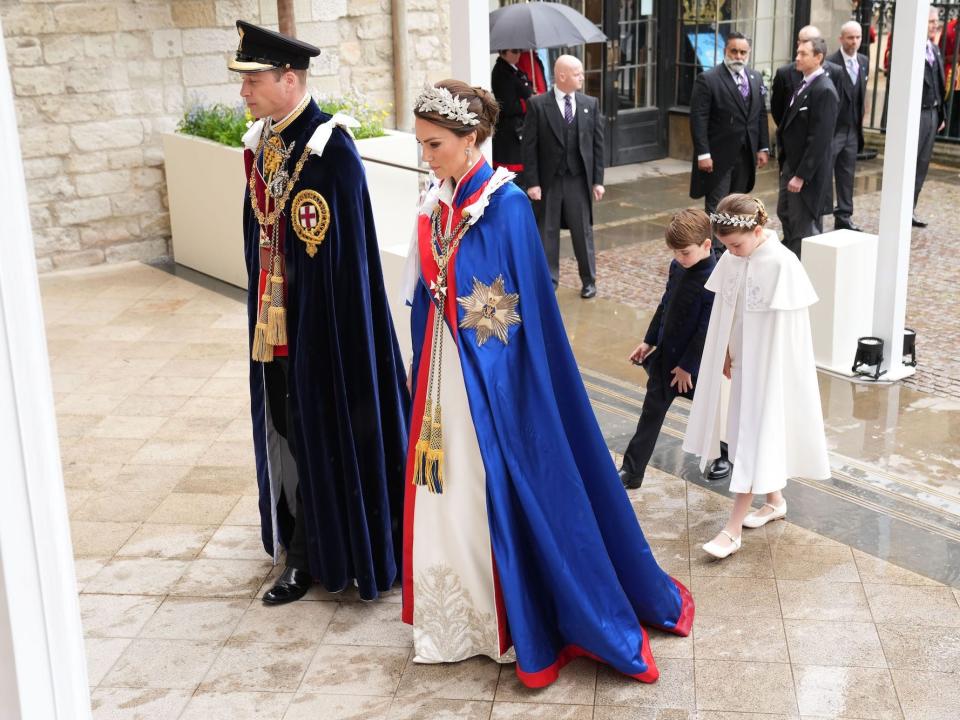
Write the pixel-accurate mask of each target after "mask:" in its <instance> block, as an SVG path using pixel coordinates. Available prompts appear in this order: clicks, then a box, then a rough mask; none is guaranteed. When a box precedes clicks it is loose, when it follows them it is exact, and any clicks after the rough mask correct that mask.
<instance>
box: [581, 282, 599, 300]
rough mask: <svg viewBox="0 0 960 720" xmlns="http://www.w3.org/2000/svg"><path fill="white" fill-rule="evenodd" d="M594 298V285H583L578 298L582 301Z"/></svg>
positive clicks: (595, 293)
mask: <svg viewBox="0 0 960 720" xmlns="http://www.w3.org/2000/svg"><path fill="white" fill-rule="evenodd" d="M596 296H597V286H596V285H594V284H593V283H590V284H589V285H584V286H583V288H582V289H581V290H580V297H582V298H583V299H584V300H589V299H590V298H593V297H596Z"/></svg>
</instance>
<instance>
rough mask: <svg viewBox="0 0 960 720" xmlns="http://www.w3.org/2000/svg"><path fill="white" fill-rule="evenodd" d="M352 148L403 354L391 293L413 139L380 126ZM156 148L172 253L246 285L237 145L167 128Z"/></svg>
mask: <svg viewBox="0 0 960 720" xmlns="http://www.w3.org/2000/svg"><path fill="white" fill-rule="evenodd" d="M357 149H358V150H359V152H360V156H361V158H363V165H364V168H365V170H366V174H367V186H368V187H369V189H370V202H371V205H372V206H373V219H374V224H375V226H376V229H377V240H378V243H379V245H380V259H381V263H382V265H383V274H384V280H385V282H386V288H387V298H388V300H389V301H390V306H391V308H392V310H393V316H394V323H395V325H396V328H397V334H398V337H399V340H400V347H401V349H402V350H403V351H404V355H405V356H407V352H408V349H409V346H410V341H409V328H408V325H409V314H408V312H407V308H406V307H404V306H403V305H402V304H401V303H400V302H399V293H400V286H401V281H402V278H403V268H404V265H405V263H406V256H407V250H408V248H409V245H410V237H411V234H412V232H413V228H414V221H415V212H416V203H417V198H418V197H419V193H420V184H419V179H420V177H422V176H421V175H420V174H418V173H417V171H416V163H417V141H416V138H415V137H414V136H413V135H412V134H410V133H402V132H392V131H388V135H386V136H384V137H379V138H370V139H367V140H358V141H357ZM163 152H164V160H165V163H166V172H167V193H168V196H169V198H170V227H171V230H172V234H173V243H172V244H173V259H174V260H175V261H176V262H177V263H179V264H181V265H185V266H187V267H189V268H192V269H193V270H197V271H199V272H202V273H204V274H205V275H210V276H211V277H214V278H217V279H218V280H223V281H224V282H227V283H230V284H231V285H236V286H237V287H241V288H246V287H247V271H246V266H245V264H244V258H243V193H244V183H245V179H244V167H243V150H242V148H231V147H227V146H225V145H220V144H219V143H215V142H212V141H210V140H204V139H202V138H197V137H193V136H190V135H181V134H179V133H169V134H166V135H164V137H163ZM384 163H388V164H384Z"/></svg>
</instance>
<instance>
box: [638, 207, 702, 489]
mask: <svg viewBox="0 0 960 720" xmlns="http://www.w3.org/2000/svg"><path fill="white" fill-rule="evenodd" d="M712 236H713V233H712V231H711V228H710V217H709V216H708V215H707V214H706V213H705V212H703V211H702V210H681V211H680V212H678V213H677V214H676V215H674V216H673V219H672V220H671V221H670V225H669V226H668V227H667V233H666V241H667V246H668V247H669V248H670V249H671V250H673V257H674V259H673V261H672V262H671V263H670V274H669V276H668V278H667V289H666V291H665V292H664V293H663V298H662V299H661V300H660V305H659V306H658V307H657V312H656V313H655V314H654V316H653V320H651V321H650V327H649V328H648V329H647V334H646V335H645V336H644V338H643V342H642V343H640V344H639V345H638V346H637V347H636V349H635V350H634V351H633V352H632V353H631V354H630V360H631V361H632V362H633V363H635V364H638V365H640V364H642V365H643V366H644V368H645V369H646V371H647V375H648V380H647V394H646V398H645V399H644V401H643V410H642V411H641V413H640V422H639V423H638V424H637V431H636V433H634V435H633V439H631V440H630V444H629V445H628V446H627V449H626V451H625V452H624V454H623V465H622V467H621V469H620V479H621V480H622V481H623V484H624V487H627V488H631V489H634V488H638V487H640V485H641V484H642V483H643V474H644V472H645V471H646V469H647V463H648V462H650V456H651V455H653V448H654V446H655V445H656V443H657V436H658V435H659V434H660V428H661V427H662V426H663V420H664V418H665V417H666V415H667V410H668V409H669V408H670V404H671V403H672V402H673V399H674V398H675V397H676V396H677V395H681V396H683V397H686V398H692V397H693V389H694V385H695V384H696V377H697V371H698V370H699V369H700V355H701V353H702V352H703V342H704V339H705V338H706V334H707V326H708V325H709V324H710V310H711V309H712V308H713V293H712V292H710V291H709V290H707V289H705V288H704V283H706V282H707V278H709V277H710V273H712V272H713V268H714V267H715V266H716V260H715V259H714V255H713V252H712V251H711V247H710V245H711V238H712Z"/></svg>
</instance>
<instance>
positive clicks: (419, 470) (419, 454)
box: [413, 398, 433, 485]
mask: <svg viewBox="0 0 960 720" xmlns="http://www.w3.org/2000/svg"><path fill="white" fill-rule="evenodd" d="M432 404H433V403H431V402H430V399H429V398H427V401H426V404H425V405H424V407H423V422H422V423H420V435H419V437H418V438H417V444H416V445H414V447H413V484H414V485H426V484H427V473H426V459H427V450H428V449H429V448H430V424H431V421H430V417H431V411H430V406H431V405H432Z"/></svg>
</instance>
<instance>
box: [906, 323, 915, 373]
mask: <svg viewBox="0 0 960 720" xmlns="http://www.w3.org/2000/svg"><path fill="white" fill-rule="evenodd" d="M907 358H909V359H907ZM903 364H904V365H909V366H910V367H916V366H917V331H916V330H914V329H913V328H908V327H905V328H904V329H903Z"/></svg>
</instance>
